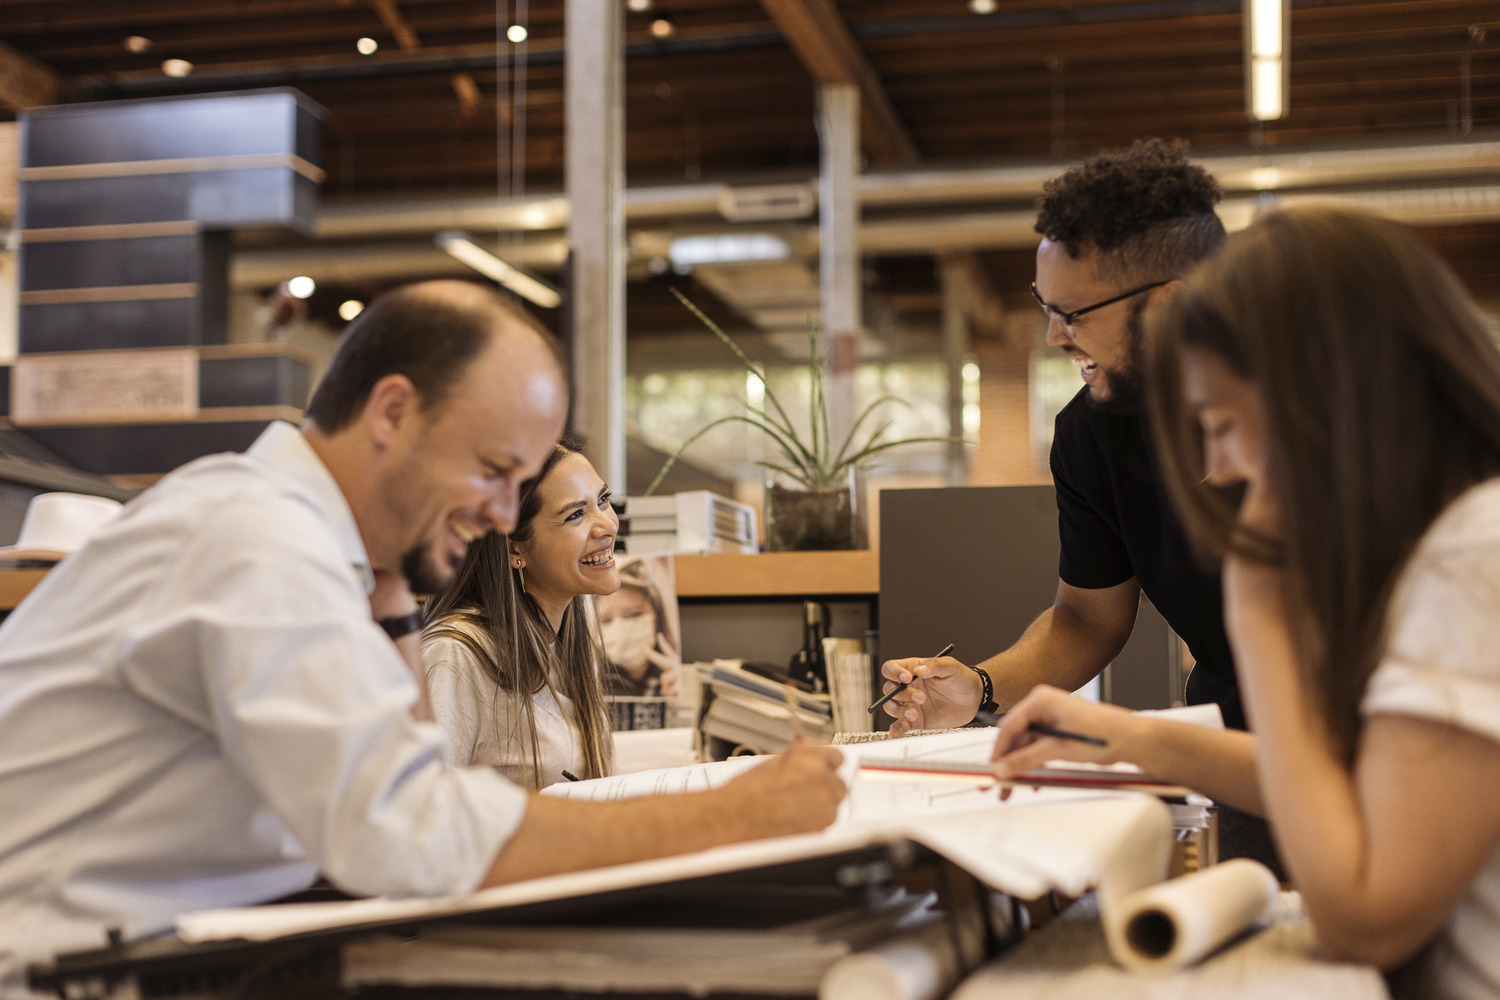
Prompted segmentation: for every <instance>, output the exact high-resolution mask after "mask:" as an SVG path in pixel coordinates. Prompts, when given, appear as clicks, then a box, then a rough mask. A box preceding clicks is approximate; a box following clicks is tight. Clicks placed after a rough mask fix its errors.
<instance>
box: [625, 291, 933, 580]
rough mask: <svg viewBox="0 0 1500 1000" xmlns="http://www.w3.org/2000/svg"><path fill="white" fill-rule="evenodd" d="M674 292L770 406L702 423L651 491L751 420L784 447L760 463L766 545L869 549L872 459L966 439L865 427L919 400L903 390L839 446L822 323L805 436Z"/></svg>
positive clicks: (813, 334)
mask: <svg viewBox="0 0 1500 1000" xmlns="http://www.w3.org/2000/svg"><path fill="white" fill-rule="evenodd" d="M671 292H672V294H673V295H675V296H676V297H677V299H678V301H680V302H681V303H682V304H683V305H684V306H686V307H687V308H688V310H689V311H690V312H691V313H692V314H693V315H694V316H696V317H697V318H698V320H699V322H701V323H702V324H703V325H704V326H706V327H708V329H709V330H710V331H712V332H713V334H714V336H716V337H718V338H719V340H721V341H723V343H724V345H725V346H726V347H728V348H729V349H730V351H732V352H733V353H734V356H735V357H736V358H738V359H739V362H740V364H741V365H743V366H744V367H745V370H746V371H748V372H750V373H751V374H753V375H755V376H756V377H757V378H759V379H760V380H761V384H762V385H764V386H765V400H766V405H765V406H763V407H761V408H756V407H754V406H752V405H751V404H750V403H749V402H748V401H747V402H746V403H745V409H746V411H747V412H745V413H736V414H732V415H730V416H727V417H720V418H719V419H717V420H714V421H712V422H710V423H708V424H707V425H705V426H704V427H702V428H700V429H699V430H698V431H697V432H696V433H695V434H693V435H692V436H691V437H689V438H688V439H687V440H686V441H684V442H683V443H682V444H681V445H680V446H679V447H678V448H677V450H676V451H674V452H673V453H672V454H671V456H670V457H669V458H668V459H667V461H666V463H665V464H664V465H663V466H662V468H661V471H660V472H658V473H657V474H656V478H655V479H653V480H652V481H651V485H650V486H649V487H647V489H646V495H648V496H649V495H650V494H652V493H654V492H655V491H656V488H657V487H658V486H660V485H661V481H662V479H664V478H665V477H666V475H667V473H668V472H669V471H671V468H672V466H673V465H675V464H676V462H677V460H678V459H679V458H680V457H682V453H683V452H684V451H685V450H687V448H688V447H689V446H690V445H692V444H693V442H695V441H697V440H698V439H699V438H701V437H703V435H705V434H707V433H708V432H709V431H712V430H713V429H714V428H716V427H718V426H720V425H721V424H727V423H731V422H737V423H743V424H747V425H749V426H751V427H754V428H756V429H758V430H760V431H761V432H762V433H764V434H765V435H766V437H767V438H769V439H770V440H771V442H772V443H773V444H774V445H775V447H776V450H777V451H778V452H779V453H780V455H779V460H778V461H760V462H757V463H756V464H757V465H759V466H761V467H762V468H764V469H765V470H766V471H767V480H766V519H765V520H766V523H765V540H766V548H767V549H770V550H771V551H784V550H796V549H851V548H863V547H864V545H865V537H864V536H865V517H864V513H865V512H864V510H863V507H864V501H863V498H862V497H861V496H860V492H861V491H860V489H859V480H860V476H861V473H862V472H863V469H864V467H865V464H866V463H867V462H868V461H869V460H870V459H871V458H872V457H874V456H875V455H878V454H880V453H881V452H883V451H886V450H888V449H891V448H895V447H898V446H900V445H904V444H915V443H917V442H921V441H944V442H951V441H955V440H962V439H961V438H953V437H946V436H926V437H908V438H900V439H897V440H894V441H887V440H884V437H885V432H886V431H887V430H888V429H889V428H890V424H891V422H890V421H889V420H886V421H883V422H881V423H879V424H878V425H876V426H874V427H873V429H870V430H869V431H864V430H863V428H864V427H865V425H866V423H867V422H868V421H869V420H870V418H871V417H872V415H873V414H874V413H875V411H876V410H877V409H879V408H880V407H881V406H883V405H885V404H887V403H899V404H901V405H902V406H910V405H911V404H910V403H908V402H907V401H906V400H904V399H901V398H899V397H897V396H891V395H885V396H881V397H880V398H879V399H876V400H874V401H873V402H871V403H870V404H869V405H868V406H866V407H865V408H864V410H863V411H861V412H860V414H859V416H858V417H857V418H856V419H855V420H854V423H853V424H852V425H851V426H850V428H849V433H848V434H847V435H845V437H844V439H843V441H841V442H839V443H838V444H837V446H835V444H834V441H833V440H832V437H831V435H830V433H829V427H828V407H827V394H826V392H825V390H824V380H825V377H826V374H827V372H826V365H825V364H824V360H823V354H822V352H821V351H820V350H819V346H820V345H819V337H818V330H817V328H816V327H815V326H813V327H810V328H809V329H808V346H809V348H810V360H809V361H808V365H809V372H808V374H809V376H810V380H811V393H810V399H811V402H810V406H809V414H808V416H809V428H808V431H807V433H806V435H804V434H802V433H801V432H799V431H798V429H797V428H796V426H795V425H793V423H792V420H791V417H790V416H789V415H788V414H787V411H786V408H785V407H783V406H782V405H781V401H780V400H778V399H777V398H776V394H775V393H774V392H772V391H771V387H770V384H769V383H768V382H767V381H766V377H765V372H764V371H763V370H762V369H761V367H760V366H758V365H756V364H755V362H753V361H751V360H750V358H749V357H748V356H747V355H746V354H745V352H744V351H743V350H741V349H740V346H739V345H738V344H736V343H735V342H734V339H733V338H732V337H730V336H729V334H727V333H725V332H724V331H723V329H722V328H720V327H719V325H718V324H717V323H715V322H714V321H713V320H712V319H710V318H709V317H708V316H706V315H704V313H703V311H702V310H701V309H699V308H698V307H697V306H696V305H694V304H693V303H692V301H691V300H689V299H688V297H687V296H685V295H683V294H682V293H681V292H680V291H678V290H677V289H675V288H673V289H672V290H671Z"/></svg>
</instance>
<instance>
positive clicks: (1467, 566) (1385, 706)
mask: <svg viewBox="0 0 1500 1000" xmlns="http://www.w3.org/2000/svg"><path fill="white" fill-rule="evenodd" d="M1497 617H1500V480H1490V481H1489V482H1486V483H1483V484H1481V485H1479V486H1476V487H1474V488H1473V489H1471V490H1469V491H1468V492H1466V493H1465V494H1464V495H1463V496H1461V497H1459V498H1458V499H1457V500H1455V501H1454V502H1453V503H1452V504H1451V505H1449V507H1448V509H1447V510H1446V511H1444V512H1443V514H1442V516H1441V517H1439V518H1438V520H1437V522H1436V523H1434V524H1433V526H1432V527H1431V528H1430V529H1429V530H1428V532H1427V534H1426V535H1424V536H1423V538H1422V541H1421V543H1420V544H1419V545H1418V547H1417V551H1416V553H1415V554H1414V555H1413V556H1412V559H1411V562H1410V563H1409V564H1408V566H1407V568H1406V571H1405V573H1404V574H1403V575H1402V578H1401V582H1400V584H1399V586H1398V587H1397V589H1396V593H1395V595H1394V597H1393V598H1392V603H1391V616H1390V622H1391V625H1390V636H1389V641H1388V646H1387V650H1386V655H1385V658H1384V659H1383V660H1382V661H1381V663H1380V665H1379V666H1378V667H1377V668H1376V670H1375V673H1374V675H1373V676H1372V677H1371V678H1370V684H1369V687H1368V688H1367V689H1366V691H1365V696H1364V701H1363V703H1362V705H1361V711H1362V713H1363V714H1364V715H1365V716H1371V715H1378V714H1382V713H1384V714H1394V715H1414V716H1420V717H1422V718H1426V719H1433V720H1436V721H1439V722H1444V723H1447V724H1449V725H1453V726H1459V727H1462V728H1464V729H1469V730H1472V731H1474V732H1477V733H1481V734H1483V735H1485V736H1488V737H1491V738H1493V739H1496V740H1500V646H1497V644H1496V643H1495V623H1496V619H1497ZM1497 786H1500V775H1487V776H1484V777H1483V778H1482V779H1481V780H1480V781H1479V782H1478V785H1477V787H1480V788H1488V789H1490V790H1491V791H1490V792H1488V793H1487V794H1493V793H1494V791H1493V790H1494V789H1495V788H1496V787H1497ZM1431 975H1432V976H1433V983H1432V987H1431V988H1432V989H1434V990H1436V991H1437V992H1436V993H1435V994H1433V995H1436V996H1441V997H1449V998H1478V997H1496V996H1500V850H1497V852H1496V853H1495V854H1494V855H1492V856H1491V858H1490V860H1489V862H1488V863H1487V864H1486V865H1485V867H1484V869H1483V870H1482V871H1481V872H1480V875H1479V877H1478V878H1477V879H1476V880H1475V882H1474V884H1473V885H1472V886H1471V887H1470V889H1469V893H1468V895H1467V896H1465V897H1464V899H1463V900H1462V901H1461V902H1460V903H1459V905H1458V907H1457V909H1455V910H1454V912H1453V916H1452V917H1451V918H1450V920H1449V921H1448V926H1447V927H1446V928H1445V929H1444V930H1443V932H1442V934H1441V936H1440V939H1439V941H1438V943H1437V948H1436V949H1435V950H1434V952H1433V965H1432V968H1431Z"/></svg>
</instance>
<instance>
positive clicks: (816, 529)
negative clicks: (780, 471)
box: [766, 470, 866, 552]
mask: <svg viewBox="0 0 1500 1000" xmlns="http://www.w3.org/2000/svg"><path fill="white" fill-rule="evenodd" d="M863 486H864V476H862V475H860V474H859V473H858V472H857V471H853V470H851V471H850V473H849V480H848V482H847V483H846V484H845V485H843V486H835V487H830V488H829V489H823V490H808V489H804V488H802V487H801V486H796V485H791V484H790V483H789V481H788V480H786V479H784V478H783V477H781V476H778V475H772V476H768V477H767V479H766V550H767V551H768V552H801V551H807V550H810V549H862V548H865V545H866V540H865V530H866V529H865V524H866V517H865V510H864V495H863V493H864V491H863Z"/></svg>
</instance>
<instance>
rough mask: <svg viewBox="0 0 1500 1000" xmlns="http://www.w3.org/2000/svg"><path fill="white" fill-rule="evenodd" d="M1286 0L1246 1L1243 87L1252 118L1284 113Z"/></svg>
mask: <svg viewBox="0 0 1500 1000" xmlns="http://www.w3.org/2000/svg"><path fill="white" fill-rule="evenodd" d="M1289 8H1290V4H1289V3H1288V0H1245V87H1246V90H1247V91H1248V94H1247V98H1248V100H1247V106H1248V109H1249V111H1250V115H1251V117H1252V118H1255V119H1256V120H1258V121H1270V120H1272V119H1276V118H1281V117H1284V116H1285V115H1286V85H1287V65H1288V60H1287V33H1288V32H1287V21H1288V17H1289V15H1290V9H1289Z"/></svg>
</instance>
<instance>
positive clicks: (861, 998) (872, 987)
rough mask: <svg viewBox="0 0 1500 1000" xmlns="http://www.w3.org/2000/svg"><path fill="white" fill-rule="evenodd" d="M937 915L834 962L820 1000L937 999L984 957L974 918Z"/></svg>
mask: <svg viewBox="0 0 1500 1000" xmlns="http://www.w3.org/2000/svg"><path fill="white" fill-rule="evenodd" d="M956 919H957V918H953V917H947V916H940V917H937V918H936V919H931V920H928V921H926V922H925V923H924V924H922V925H921V926H917V927H908V928H906V929H903V930H901V931H899V932H897V933H896V934H895V935H894V936H892V937H890V938H888V939H886V940H885V941H882V942H881V943H880V944H877V945H875V946H874V947H871V948H867V949H865V950H863V951H858V952H855V953H854V954H852V955H847V956H845V957H844V958H841V959H839V960H838V961H837V962H835V963H834V964H833V965H832V966H831V967H830V968H829V969H828V971H827V972H825V973H824V974H823V979H822V982H820V983H819V984H818V1000H938V998H939V997H945V996H947V995H948V993H949V992H950V991H951V990H952V989H953V987H955V986H957V985H958V981H959V980H960V979H962V978H963V977H964V976H966V975H968V973H969V972H970V971H971V970H972V969H973V968H974V967H975V966H976V965H978V964H979V962H980V961H981V960H982V959H983V957H984V928H983V927H982V926H981V925H980V923H979V922H978V921H977V920H962V919H957V923H955V920H956Z"/></svg>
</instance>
